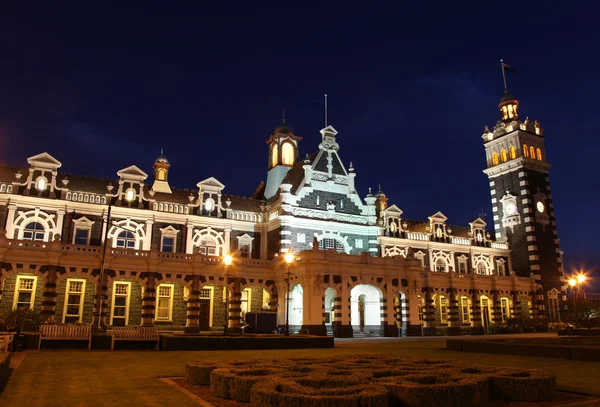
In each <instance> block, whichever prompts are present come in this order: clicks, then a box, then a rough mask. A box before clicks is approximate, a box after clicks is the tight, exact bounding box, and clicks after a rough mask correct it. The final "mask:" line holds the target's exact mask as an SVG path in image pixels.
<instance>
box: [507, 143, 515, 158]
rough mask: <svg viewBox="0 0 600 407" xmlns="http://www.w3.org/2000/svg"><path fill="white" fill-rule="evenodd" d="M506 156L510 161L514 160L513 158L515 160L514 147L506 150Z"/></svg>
mask: <svg viewBox="0 0 600 407" xmlns="http://www.w3.org/2000/svg"><path fill="white" fill-rule="evenodd" d="M508 155H509V157H510V159H511V160H514V159H515V158H517V151H516V150H515V147H514V146H510V147H509V148H508Z"/></svg>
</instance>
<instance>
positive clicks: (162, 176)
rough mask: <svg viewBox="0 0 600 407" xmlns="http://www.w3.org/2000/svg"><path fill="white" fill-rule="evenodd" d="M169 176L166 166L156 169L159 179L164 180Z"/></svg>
mask: <svg viewBox="0 0 600 407" xmlns="http://www.w3.org/2000/svg"><path fill="white" fill-rule="evenodd" d="M166 178H167V170H165V169H164V168H159V169H158V170H157V171H156V179H158V180H159V181H164V180H165V179H166Z"/></svg>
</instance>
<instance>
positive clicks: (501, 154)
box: [500, 150, 508, 163]
mask: <svg viewBox="0 0 600 407" xmlns="http://www.w3.org/2000/svg"><path fill="white" fill-rule="evenodd" d="M500 159H501V160H502V162H503V163H505V162H506V160H508V158H507V157H506V150H502V151H500Z"/></svg>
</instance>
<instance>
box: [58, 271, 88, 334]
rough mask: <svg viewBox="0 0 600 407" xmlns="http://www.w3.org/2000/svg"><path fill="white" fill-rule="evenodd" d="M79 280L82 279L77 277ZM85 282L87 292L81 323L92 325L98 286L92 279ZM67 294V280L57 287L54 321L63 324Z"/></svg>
mask: <svg viewBox="0 0 600 407" xmlns="http://www.w3.org/2000/svg"><path fill="white" fill-rule="evenodd" d="M77 279H81V278H80V277H77ZM84 280H85V291H84V295H83V315H82V318H81V322H84V323H90V324H91V323H92V320H93V317H94V316H93V313H94V297H95V296H96V285H95V284H94V282H93V281H92V280H90V279H87V278H86V279H84ZM66 292H67V279H65V280H62V281H60V282H59V283H58V284H57V285H56V294H57V296H56V312H55V313H54V321H56V322H63V316H64V312H65V297H66Z"/></svg>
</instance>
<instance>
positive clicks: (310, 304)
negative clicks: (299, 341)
mask: <svg viewBox="0 0 600 407" xmlns="http://www.w3.org/2000/svg"><path fill="white" fill-rule="evenodd" d="M315 283H316V281H315V277H309V278H308V277H305V278H303V279H302V283H301V284H302V290H303V293H302V328H301V331H303V332H306V331H308V332H309V333H310V334H311V335H319V336H327V329H326V328H325V324H323V309H322V307H323V300H322V298H323V296H322V294H323V293H321V292H319V290H316V289H315V285H316V284H315ZM318 287H320V285H318Z"/></svg>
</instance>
